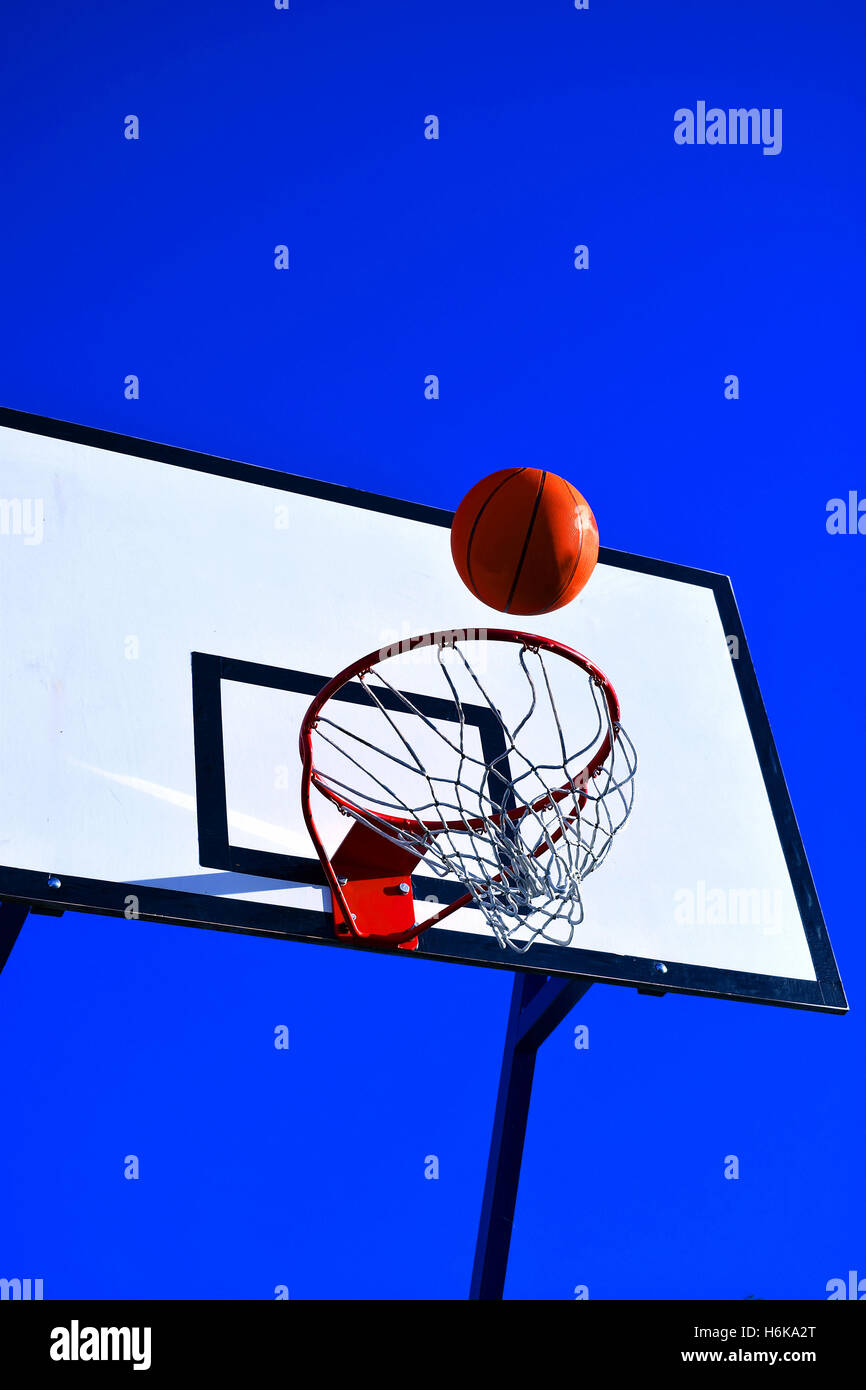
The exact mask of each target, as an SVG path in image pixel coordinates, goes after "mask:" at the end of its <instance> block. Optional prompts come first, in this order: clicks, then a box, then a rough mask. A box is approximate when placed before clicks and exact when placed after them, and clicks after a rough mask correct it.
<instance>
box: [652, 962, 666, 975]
mask: <svg viewBox="0 0 866 1390" xmlns="http://www.w3.org/2000/svg"><path fill="white" fill-rule="evenodd" d="M653 970H655V971H657V972H658V974H659V975H666V974H667V973H668V968H667V966H666V965H663V964H662V962H661V961H660V960H656V961H653Z"/></svg>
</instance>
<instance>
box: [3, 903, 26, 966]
mask: <svg viewBox="0 0 866 1390" xmlns="http://www.w3.org/2000/svg"><path fill="white" fill-rule="evenodd" d="M29 911H30V908H29V907H28V906H27V904H26V903H0V970H2V969H3V967H4V965H5V964H6V962H7V960H8V959H9V956H10V954H11V952H12V947H13V946H14V945H15V942H16V941H17V940H18V933H19V932H20V930H21V928H22V927H23V925H24V923H25V921H26V920H27V914H28V912H29Z"/></svg>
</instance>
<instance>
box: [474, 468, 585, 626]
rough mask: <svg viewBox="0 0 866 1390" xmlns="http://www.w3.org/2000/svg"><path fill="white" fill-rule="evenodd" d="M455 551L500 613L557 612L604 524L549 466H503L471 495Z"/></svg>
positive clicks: (479, 593) (478, 592)
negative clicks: (549, 471) (546, 467)
mask: <svg viewBox="0 0 866 1390" xmlns="http://www.w3.org/2000/svg"><path fill="white" fill-rule="evenodd" d="M451 554H452V555H453V556H454V563H455V565H456V566H457V571H458V573H459V575H460V578H461V579H462V580H463V582H464V584H465V585H466V587H467V588H468V589H471V590H472V592H473V594H475V596H476V598H480V599H481V601H482V602H483V603H486V604H487V605H488V606H489V607H490V608H498V609H499V611H500V612H501V613H524V614H526V613H551V612H552V611H553V610H554V609H555V608H562V606H563V604H565V603H570V602H571V600H572V599H573V598H575V597H576V595H577V594H579V593H580V591H581V589H582V588H583V586H584V584H585V583H586V581H587V580H588V579H589V576H590V575H591V574H592V572H593V570H594V569H595V562H596V560H597V559H598V527H597V526H596V524H595V517H594V516H593V514H592V512H591V511H590V508H589V503H588V502H587V501H586V499H585V498H583V497H581V495H580V493H579V492H578V491H577V489H576V488H573V487H572V486H571V484H570V483H567V482H566V481H565V479H564V478H558V477H557V476H556V474H555V473H548V472H547V471H546V470H545V469H543V468H503V469H500V471H499V472H498V473H491V474H490V475H489V476H488V477H486V478H482V479H481V482H480V483H476V484H475V486H474V487H473V488H471V489H470V490H469V492H467V494H466V496H465V497H464V498H463V501H462V502H461V503H460V506H459V507H458V508H457V512H456V514H455V516H454V521H453V523H452V525H451Z"/></svg>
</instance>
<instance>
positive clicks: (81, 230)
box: [0, 0, 866, 1299]
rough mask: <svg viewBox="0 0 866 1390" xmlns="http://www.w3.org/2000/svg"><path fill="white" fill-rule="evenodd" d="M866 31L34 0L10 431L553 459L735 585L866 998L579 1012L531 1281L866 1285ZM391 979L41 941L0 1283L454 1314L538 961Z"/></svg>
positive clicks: (521, 1257)
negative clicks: (865, 725)
mask: <svg viewBox="0 0 866 1390" xmlns="http://www.w3.org/2000/svg"><path fill="white" fill-rule="evenodd" d="M864 27H866V21H864V17H863V12H862V10H861V8H860V7H859V6H856V5H854V4H853V3H850V0H849V3H839V0H827V3H824V4H823V5H821V6H820V7H819V8H818V9H817V10H816V8H815V7H814V5H812V4H806V3H802V2H801V0H794V2H793V3H792V2H791V0H788V2H787V3H783V0H757V3H756V0H750V2H749V0H731V3H729V4H727V5H726V6H725V7H724V8H723V9H719V8H718V7H715V8H714V7H709V6H698V5H695V4H694V3H691V0H689V2H688V3H687V2H686V0H663V2H662V3H660V4H656V5H647V4H645V3H638V0H621V3H618V4H616V5H613V4H611V3H603V0H591V4H590V9H589V10H588V11H587V12H585V13H581V12H577V11H575V9H574V8H573V5H571V4H570V3H569V2H568V0H535V2H534V3H533V4H531V5H529V4H525V3H524V4H518V3H513V0H502V2H500V3H492V0H462V3H457V0H442V3H440V4H439V5H437V6H436V7H435V8H434V9H431V8H430V7H428V6H423V5H413V4H407V3H405V0H403V3H397V0H391V2H390V3H385V2H384V0H373V3H370V4H365V5H363V6H360V5H357V4H352V3H348V2H347V3H319V4H313V3H302V2H301V0H292V4H291V8H290V10H289V11H288V12H277V11H275V10H274V8H273V6H272V4H269V3H268V0H258V3H256V4H249V3H247V4H243V5H242V4H240V3H236V4H227V3H221V0H216V3H208V4H204V3H196V0H185V2H184V4H183V5H181V6H177V5H176V4H168V3H144V4H142V5H138V6H135V7H124V6H116V5H109V4H106V3H90V4H87V5H85V6H83V7H74V8H70V7H69V6H67V5H61V4H58V3H54V0H47V3H46V4H43V5H41V6H39V8H38V10H34V9H33V7H32V6H29V5H25V4H24V3H23V0H9V3H7V5H6V6H5V8H4V28H5V31H6V32H5V38H4V45H3V48H4V52H3V55H2V57H0V79H2V80H0V122H2V132H3V154H2V168H3V175H4V177H3V187H4V197H3V204H4V210H3V216H2V219H0V284H2V299H3V309H4V315H3V317H4V333H3V347H2V350H0V403H2V404H3V405H6V406H11V407H14V408H16V409H19V410H28V411H33V412H35V413H38V414H42V415H46V416H53V417H57V418H61V419H68V420H74V421H79V422H81V423H84V424H87V425H92V426H96V427H100V428H103V429H110V430H117V431H120V432H122V433H126V434H133V435H137V436H139V437H143V438H146V439H154V440H160V441H165V442H168V443H171V444H176V445H180V446H185V447H188V448H193V449H199V450H203V451H206V452H210V453H214V454H219V455H223V456H229V457H234V458H240V459H245V460H248V461H250V462H253V463H258V464H262V465H265V466H267V467H271V468H282V469H286V470H289V471H292V472H297V473H302V474H307V475H309V476H312V477H317V478H323V479H328V480H331V481H334V482H340V483H347V484H351V485H353V486H360V487H363V488H366V489H368V490H371V491H378V492H383V493H387V494H391V495H397V496H401V497H406V498H410V499H413V500H416V501H421V502H428V503H432V504H435V505H439V506H445V507H451V506H454V505H456V503H457V502H458V501H459V499H460V497H461V496H462V494H463V493H464V492H465V491H466V489H467V488H468V487H469V486H470V484H471V483H472V482H473V481H475V479H476V478H477V477H478V476H479V475H481V474H483V473H486V472H489V471H491V470H492V469H494V468H498V467H504V466H505V465H507V464H510V463H515V462H518V463H530V464H539V465H543V466H546V467H549V468H552V469H553V470H554V471H557V472H561V473H564V474H567V475H568V476H569V478H571V479H572V481H574V482H575V483H576V484H577V485H578V486H579V487H580V488H581V490H582V491H583V492H584V493H585V494H586V495H587V496H588V497H589V499H590V500H591V503H592V506H593V509H594V511H595V514H596V516H597V517H598V519H599V524H600V530H601V534H602V541H603V543H604V544H606V545H609V546H612V547H615V548H617V549H623V550H633V551H637V552H639V553H642V554H647V555H653V556H659V557H661V558H664V559H669V560H673V561H678V562H681V563H684V564H689V565H696V566H699V567H702V568H707V569H712V570H719V571H723V572H725V573H728V574H730V575H731V577H732V580H733V584H734V589H735V592H736V594H737V598H738V602H739V605H740V610H741V613H742V616H743V621H744V624H745V628H746V632H747V633H748V635H749V639H750V644H751V649H752V653H753V656H754V660H755V664H756V667H757V672H758V677H759V680H760V682H761V687H762V691H763V695H764V699H765V701H766V704H767V707H768V710H769V713H770V718H771V722H772V724H773V730H774V734H775V737H776V741H777V744H778V747H779V751H780V755H781V758H782V763H783V766H784V768H785V772H786V775H787V778H788V783H789V787H790V790H791V795H792V799H793V802H794V806H795V808H796V811H797V816H798V820H799V823H800V829H801V832H802V835H803V838H804V841H805V844H806V847H807V850H808V853H809V857H810V861H811V864H812V870H813V873H814V876H815V880H816V883H817V886H818V892H819V895H820V897H821V901H822V905H823V908H824V913H825V916H826V919H827V922H828V927H829V931H830V935H831V939H832V941H833V943H834V947H835V949H836V953H837V958H838V960H839V965H840V970H841V973H842V977H843V981H844V983H845V985H846V988H847V992H848V996H849V1001H850V1003H851V1005H852V1010H851V1014H850V1015H849V1016H848V1017H847V1018H844V1019H839V1018H834V1017H828V1016H819V1015H814V1016H813V1015H810V1014H808V1013H799V1012H794V1011H786V1010H781V1009H772V1008H758V1007H754V1006H750V1005H745V1004H733V1003H727V1002H720V1001H704V1000H700V999H694V998H676V997H673V996H667V997H665V998H662V999H655V998H648V997H644V996H638V995H637V994H636V993H634V992H633V991H631V990H617V989H613V988H605V987H602V986H594V987H593V988H592V989H591V990H590V992H589V994H588V995H587V996H586V998H585V999H584V1000H582V1001H581V1003H580V1004H579V1005H578V1006H577V1008H576V1010H575V1011H574V1013H573V1014H572V1015H571V1016H570V1017H569V1019H568V1020H566V1022H565V1023H563V1024H562V1025H561V1027H560V1028H559V1029H558V1030H557V1032H556V1033H555V1034H554V1035H553V1036H552V1037H551V1038H550V1039H549V1041H548V1042H547V1043H546V1044H545V1045H544V1047H543V1049H542V1051H541V1053H540V1055H539V1062H538V1067H537V1070H536V1082H535V1092H534V1099H533V1107H532V1113H531V1116H530V1124H529V1130H528V1136H527V1147H526V1154H525V1159H524V1170H523V1181H522V1185H521V1191H520V1197H519V1201H518V1208H517V1214H516V1222H515V1231H514V1241H513V1246H512V1259H511V1266H510V1273H509V1281H508V1285H507V1289H506V1294H507V1296H508V1297H511V1298H544V1299H563V1298H565V1299H567V1298H570V1297H573V1290H574V1288H575V1286H576V1285H578V1284H585V1285H587V1286H588V1287H589V1291H590V1297H591V1298H622V1299H628V1298H640V1297H647V1298H723V1297H730V1298H744V1297H746V1296H747V1295H749V1294H752V1295H756V1296H759V1297H763V1298H774V1297H776V1298H822V1297H826V1294H825V1286H826V1283H827V1281H828V1280H829V1279H831V1278H834V1277H837V1276H845V1275H846V1274H847V1271H848V1270H849V1269H852V1268H856V1269H858V1270H859V1271H860V1273H861V1276H866V1241H864V1225H863V1217H862V1203H861V1200H860V1197H861V1191H862V1153H863V1128H862V1074H863V1065H862V1059H863V1045H864V1033H863V1022H862V1014H861V1009H860V1003H859V1001H860V998H861V996H862V991H863V987H864V979H863V976H864V947H863V934H862V926H861V917H862V906H861V899H862V891H861V878H862V874H861V864H860V855H861V849H860V841H861V838H862V825H863V814H862V795H861V789H862V786H863V779H864V753H863V741H862V738H861V737H860V736H859V734H858V723H857V715H858V713H859V712H860V710H861V708H862V694H861V691H862V683H863V671H864V658H863V642H862V627H863V619H862V614H863V598H864V581H863V576H864V567H866V536H859V535H848V536H831V535H829V534H828V533H827V530H826V525H825V520H826V507H827V503H828V501H829V500H830V499H831V498H834V497H840V496H842V497H844V496H847V494H848V492H849V490H851V489H854V490H857V489H859V493H860V496H861V497H866V472H864V467H863V454H862V412H861V411H860V409H859V404H860V401H861V399H862V382H863V379H864V368H866V363H864V344H863V334H862V323H863V320H864V278H863V272H862V261H863V235H862V227H863V215H864V206H863V202H864V200H863V186H862V177H861V169H862V140H861V131H862V127H863V101H862V66H863V55H864ZM699 100H706V101H707V103H708V105H718V106H720V107H723V108H728V107H736V106H758V107H768V108H773V109H775V108H781V109H782V110H783V112H784V127H783V129H784V143H783V149H782V152H781V154H779V155H778V156H775V157H767V156H764V155H763V154H762V152H761V150H760V149H759V148H755V147H739V146H726V147H717V148H713V147H706V146H705V147H681V146H678V145H676V144H675V143H674V140H673V124H674V122H673V114H674V111H675V110H677V109H678V108H680V107H683V106H689V107H692V108H694V107H695V105H696V103H697V102H698V101H699ZM130 113H134V114H136V115H138V116H139V118H140V122H141V138H140V140H138V141H137V142H129V141H126V140H124V139H123V120H124V117H126V116H127V115H128V114H130ZM430 113H435V114H437V115H438V116H439V118H440V121H441V138H440V139H439V140H438V141H435V142H434V141H426V140H425V139H424V138H423V122H424V118H425V116H427V115H428V114H430ZM283 242H285V243H287V244H288V245H289V246H290V250H291V270H290V272H289V273H288V274H286V275H278V274H276V273H275V272H274V269H273V263H272V262H273V247H274V246H275V245H276V244H278V243H283ZM577 243H586V244H587V245H588V246H589V247H590V270H589V272H588V273H585V274H578V273H577V272H576V271H575V270H574V269H573V266H572V248H573V247H574V245H576V244H577ZM130 372H134V373H136V374H138V375H139V376H140V379H141V383H142V390H141V399H140V400H137V401H127V400H125V399H124V395H123V379H124V377H125V376H126V375H127V374H128V373H130ZM429 372H436V373H437V374H438V375H439V376H440V379H441V398H440V400H439V401H437V402H435V403H431V402H428V401H425V399H424V396H423V379H424V377H425V376H426V375H427V374H428V373H429ZM732 372H733V373H736V374H737V375H738V377H739V379H740V392H741V395H740V399H739V400H738V401H736V402H731V401H726V400H725V399H724V397H723V390H722V383H723V380H724V378H725V376H726V375H727V374H728V373H732ZM110 582H111V576H110V574H107V575H106V583H107V584H110ZM0 601H2V596H0ZM0 774H2V770H0ZM34 795H38V788H34ZM404 965H405V962H401V961H399V960H392V959H369V958H366V957H364V956H362V955H359V954H357V953H347V952H336V951H330V950H329V951H320V950H318V949H317V948H315V947H309V946H302V945H296V944H289V945H277V944H274V943H271V942H268V941H265V940H258V939H246V938H239V937H233V936H231V935H228V934H222V933H207V932H199V931H190V930H186V929H183V928H180V927H166V926H153V925H148V924H146V923H137V924H135V923H127V922H123V923H120V922H118V921H115V920H107V919H99V918H96V917H88V918H85V917H81V916H75V915H71V914H67V915H66V916H65V917H62V918H58V919H52V918H40V919H37V920H35V921H33V922H32V923H31V924H28V926H26V927H25V929H24V930H23V932H22V934H21V937H20V939H19V943H18V945H17V946H16V948H15V950H14V953H13V955H12V957H11V959H10V962H9V964H8V966H7V967H6V969H5V971H4V972H3V975H2V977H0V1019H2V1030H3V1037H4V1048H5V1056H6V1060H7V1065H6V1066H5V1068H4V1070H3V1075H2V1078H0V1107H2V1114H3V1117H4V1135H5V1137H4V1142H3V1144H2V1147H0V1187H2V1190H3V1191H4V1193H5V1194H6V1201H5V1203H4V1207H5V1211H4V1216H3V1219H2V1222H0V1266H2V1267H0V1275H3V1276H5V1277H12V1276H13V1275H15V1274H19V1275H21V1276H26V1275H30V1276H32V1277H42V1278H44V1280H45V1292H46V1296H48V1297H73V1296H93V1297H97V1296H98V1297H116V1298H133V1297H156V1298H189V1297H204V1298H265V1299H267V1298H271V1297H273V1296H274V1295H273V1290H274V1287H275V1286H276V1285H278V1284H285V1285H288V1287H289V1290H290V1293H291V1296H292V1297H297V1298H305V1297H325V1298H341V1299H342V1298H363V1297H376V1298H378V1297H410V1298H447V1297H456V1298H459V1297H463V1296H465V1292H466V1289H467V1287H468V1280H469V1274H470V1268H471V1259H472V1251H473V1246H474V1240H475V1230H476V1223H477V1217H478V1210H479V1205H480V1198H481V1189H482V1184H483V1178H484V1168H485V1162H486V1151H487V1143H488V1138H489V1130H490V1124H491V1120H492V1114H493V1105H494V1101H495V1093H496V1082H497V1076H498V1068H499V1058H500V1052H501V1045H502V1039H503V1035H504V1028H505V1020H506V1016H507V1009H508V1001H509V991H510V980H509V977H508V976H507V975H506V974H504V973H502V972H497V971H484V970H472V969H461V968H459V967H451V966H445V965H440V964H435V963H428V964H426V965H425V966H424V967H423V968H410V969H406V968H403V966H404ZM281 1023H283V1024H286V1025H287V1026H288V1027H289V1028H290V1030H291V1039H292V1045H291V1047H290V1050H289V1052H288V1053H280V1052H275V1050H274V1048H273V1029H274V1027H275V1026H276V1025H278V1024H281ZM577 1024H586V1025H588V1027H589V1030H590V1047H589V1049H588V1050H586V1051H577V1050H576V1049H575V1048H574V1045H573V1029H574V1027H575V1026H576V1025H577ZM131 1152H132V1153H137V1154H139V1155H141V1165H142V1168H141V1173H142V1175H141V1179H140V1181H138V1182H135V1183H130V1182H127V1181H125V1180H124V1179H123V1176H122V1157H123V1155H124V1154H127V1153H131ZM429 1153H435V1154H437V1155H438V1156H439V1159H440V1165H441V1169H440V1171H441V1176H440V1179H439V1180H438V1181H437V1182H428V1181H425V1179H424V1176H423V1169H424V1157H425V1155H426V1154H429ZM731 1153H735V1154H737V1155H738V1156H739V1158H740V1164H741V1168H740V1171H741V1176H740V1178H739V1180H738V1181H736V1182H731V1181H725V1180H724V1178H723V1176H722V1173H723V1163H724V1156H725V1155H727V1154H731Z"/></svg>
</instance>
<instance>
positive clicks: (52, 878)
mask: <svg viewBox="0 0 866 1390" xmlns="http://www.w3.org/2000/svg"><path fill="white" fill-rule="evenodd" d="M48 887H49V888H59V887H60V879H59V878H58V877H57V875H56V874H50V875H49V878H48Z"/></svg>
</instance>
